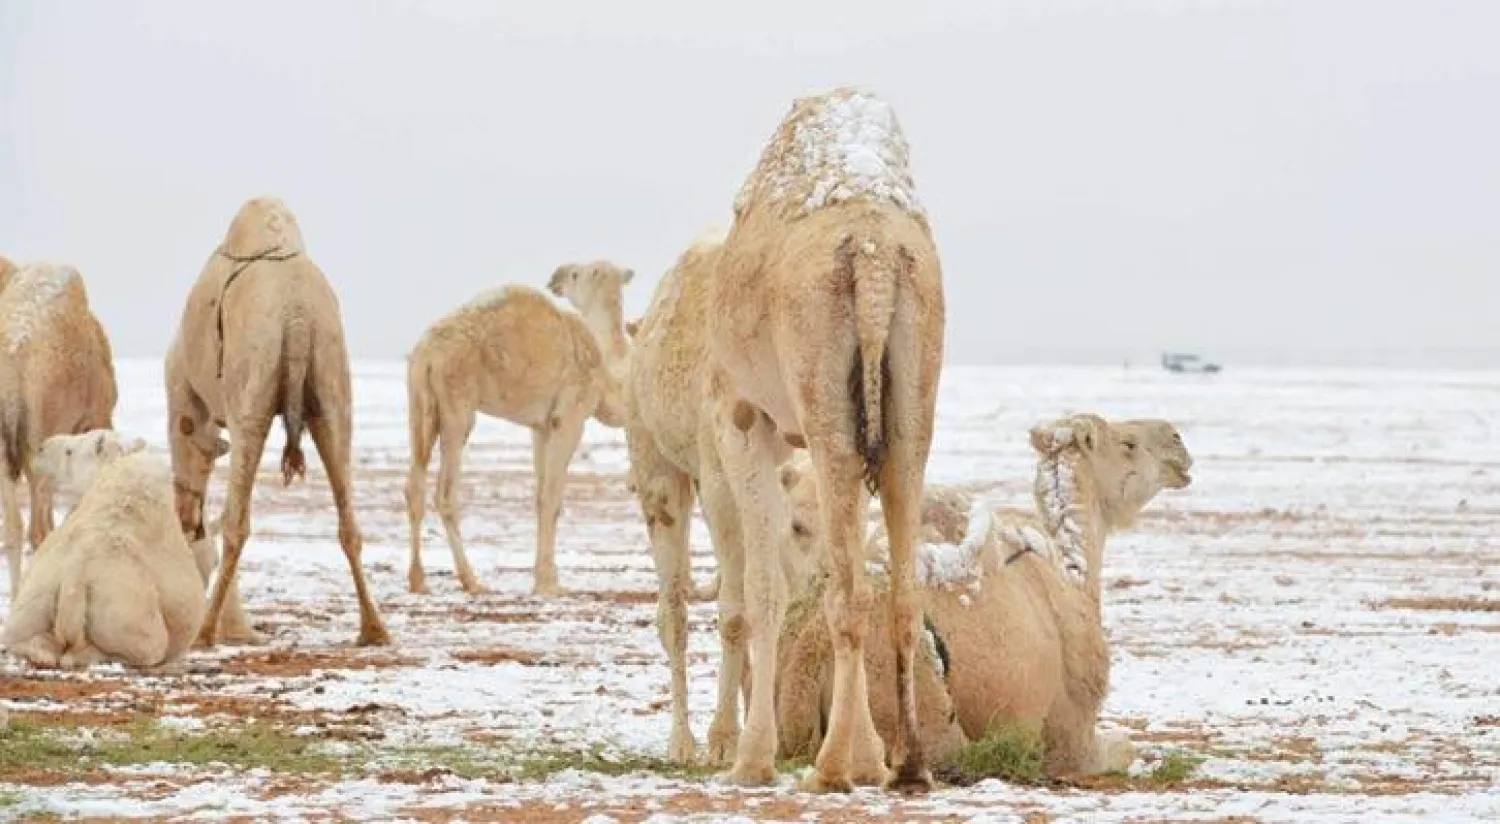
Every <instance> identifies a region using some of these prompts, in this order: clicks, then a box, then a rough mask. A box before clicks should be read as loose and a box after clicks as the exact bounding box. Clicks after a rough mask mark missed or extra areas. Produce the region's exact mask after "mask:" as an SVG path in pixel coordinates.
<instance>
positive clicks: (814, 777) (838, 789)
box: [797, 767, 854, 793]
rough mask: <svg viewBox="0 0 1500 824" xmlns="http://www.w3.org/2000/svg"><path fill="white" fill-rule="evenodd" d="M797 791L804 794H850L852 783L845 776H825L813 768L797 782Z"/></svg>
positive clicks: (852, 788)
mask: <svg viewBox="0 0 1500 824" xmlns="http://www.w3.org/2000/svg"><path fill="white" fill-rule="evenodd" d="M797 789H799V790H801V791H803V792H806V793H852V792H854V782H853V781H850V780H849V778H848V777H847V776H845V777H842V778H837V777H829V776H826V775H824V774H823V773H822V772H821V771H819V770H818V768H816V767H814V768H813V769H812V771H811V772H809V773H808V774H807V775H806V776H805V777H803V779H802V780H801V781H798V782H797Z"/></svg>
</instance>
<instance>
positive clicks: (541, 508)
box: [531, 415, 584, 596]
mask: <svg viewBox="0 0 1500 824" xmlns="http://www.w3.org/2000/svg"><path fill="white" fill-rule="evenodd" d="M575 418H576V419H574V420H561V421H558V422H557V427H556V428H555V429H553V430H552V431H550V432H547V431H544V430H542V429H534V430H532V436H531V447H532V465H533V466H534V467H535V469H536V563H535V566H534V568H533V570H532V594H534V595H541V596H549V595H557V594H558V593H560V592H562V587H561V586H559V585H558V582H557V519H558V516H559V515H561V514H562V497H563V488H564V487H565V486H566V485H567V482H568V464H569V463H572V461H573V453H574V452H575V451H577V449H578V441H579V440H581V439H582V438H583V420H584V419H583V416H581V415H576V416H575Z"/></svg>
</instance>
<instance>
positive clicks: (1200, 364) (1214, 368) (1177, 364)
mask: <svg viewBox="0 0 1500 824" xmlns="http://www.w3.org/2000/svg"><path fill="white" fill-rule="evenodd" d="M1161 368H1163V369H1165V370H1167V371H1168V372H1192V373H1200V374H1210V375H1211V374H1213V373H1215V372H1218V371H1219V369H1220V368H1222V367H1220V366H1219V365H1218V364H1217V363H1214V362H1212V361H1206V360H1204V359H1202V358H1200V357H1198V356H1197V355H1194V354H1191V353H1188V352H1163V353H1161Z"/></svg>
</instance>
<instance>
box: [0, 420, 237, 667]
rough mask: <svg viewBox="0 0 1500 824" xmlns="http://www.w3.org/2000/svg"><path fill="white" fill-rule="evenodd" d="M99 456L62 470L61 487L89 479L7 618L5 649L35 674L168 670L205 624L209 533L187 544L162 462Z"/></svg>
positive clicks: (143, 456) (139, 456)
mask: <svg viewBox="0 0 1500 824" xmlns="http://www.w3.org/2000/svg"><path fill="white" fill-rule="evenodd" d="M74 437H75V438H78V437H82V436H74ZM80 445H81V444H74V445H73V446H74V447H76V446H80ZM88 454H92V453H88ZM75 456H76V452H75ZM99 458H100V460H99V461H98V462H97V463H94V464H91V463H90V461H87V460H81V461H75V462H64V463H62V464H61V465H60V468H61V471H62V472H63V473H64V474H63V475H61V476H59V477H58V478H57V480H59V481H62V482H65V483H73V484H77V483H78V481H80V480H82V479H83V478H84V477H86V476H87V475H93V476H94V479H93V482H92V483H91V484H89V485H88V486H87V487H86V489H85V490H84V492H83V496H82V498H81V499H80V500H79V502H78V507H77V508H76V509H74V510H73V512H72V513H70V514H69V516H68V517H67V518H66V519H64V520H63V522H62V524H60V525H59V526H58V527H57V528H56V529H55V530H53V531H52V533H51V534H49V535H48V536H47V538H46V539H45V540H44V541H43V542H42V546H41V548H40V549H39V550H38V552H37V557H36V560H35V561H34V562H33V563H32V566H31V569H30V570H28V571H27V574H26V577H25V579H24V580H23V581H22V582H21V591H20V593H19V594H18V595H17V596H16V600H15V603H14V605H13V606H12V608H11V611H10V614H9V615H8V616H7V618H6V622H5V629H4V639H3V640H4V644H5V648H6V649H7V650H8V651H9V652H11V653H12V654H14V655H17V656H20V657H22V658H25V659H26V660H28V661H30V662H31V663H32V664H34V665H36V666H41V667H54V666H61V667H86V666H89V665H91V664H95V663H99V662H101V661H119V662H121V663H125V664H128V665H131V666H135V667H144V668H154V667H161V666H163V665H169V664H172V663H174V662H176V661H178V660H179V659H181V658H182V656H183V654H184V653H185V652H186V651H187V649H188V647H189V646H191V644H192V642H193V639H194V638H195V637H196V635H197V632H198V629H199V626H200V625H201V624H202V622H203V619H204V614H205V611H206V606H207V604H206V601H205V598H204V586H205V584H206V583H207V581H208V574H209V572H210V571H211V569H212V566H213V558H214V551H213V546H212V540H213V539H212V536H211V534H205V536H204V537H203V538H202V539H200V540H198V541H195V542H194V544H193V545H191V546H190V545H189V544H188V541H187V539H186V537H185V536H184V535H183V533H182V529H181V527H180V525H179V523H178V519H177V513H176V507H175V502H174V499H173V491H172V470H171V467H170V466H169V465H168V464H167V462H166V461H165V460H164V459H162V458H159V457H157V456H154V455H150V454H148V453H146V452H144V451H142V450H135V451H130V452H125V453H124V454H121V455H120V456H119V457H117V458H114V459H112V460H111V459H109V457H108V456H107V455H104V454H102V453H101V455H100V456H99ZM53 465H54V464H52V463H50V462H49V463H48V464H47V467H48V468H49V469H50V468H51V467H52V466H53ZM68 473H72V474H71V475H70V474H68Z"/></svg>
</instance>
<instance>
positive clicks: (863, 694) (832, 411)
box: [642, 88, 945, 792]
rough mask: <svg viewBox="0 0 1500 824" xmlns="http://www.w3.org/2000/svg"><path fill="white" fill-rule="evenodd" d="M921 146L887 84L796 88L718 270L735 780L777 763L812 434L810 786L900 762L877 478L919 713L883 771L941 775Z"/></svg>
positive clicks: (907, 695) (749, 780)
mask: <svg viewBox="0 0 1500 824" xmlns="http://www.w3.org/2000/svg"><path fill="white" fill-rule="evenodd" d="M907 154H908V148H907V143H906V138H905V136H904V135H903V134H902V131H901V127H900V125H899V124H898V122H897V120H896V115H895V113H894V111H893V110H892V109H891V107H890V106H889V105H887V104H886V103H885V102H884V101H882V100H880V99H878V98H876V97H874V96H873V95H870V94H867V93H865V92H861V91H858V90H855V89H849V88H840V89H835V90H833V91H830V92H828V93H825V94H820V95H815V96H812V97H805V98H801V99H799V100H797V101H796V102H795V103H794V104H793V105H792V108H791V111H790V113H789V114H788V115H787V116H786V117H785V118H784V119H783V120H782V122H781V124H780V126H779V127H778V129H777V131H776V133H775V134H774V135H773V136H772V138H771V140H770V142H769V143H768V145H767V146H766V148H765V151H764V153H763V154H762V155H761V158H760V162H759V164H758V165H757V167H756V169H755V171H754V172H753V173H752V174H751V176H750V177H749V179H748V180H747V181H746V183H745V186H744V187H743V188H742V189H741V192H740V195H739V197H738V198H737V199H736V203H735V220H734V224H733V226H732V228H731V229H730V232H729V237H728V238H727V239H726V240H725V242H724V248H723V251H722V252H721V257H720V260H719V263H718V266H717V271H716V272H715V276H714V278H713V282H712V286H711V288H710V290H709V298H708V305H709V306H711V307H714V311H713V312H711V313H710V314H709V320H708V330H707V339H708V350H709V359H710V363H711V368H710V372H709V375H708V382H709V394H710V397H711V401H712V410H713V411H712V415H711V417H712V424H713V429H714V431H715V434H716V445H717V447H718V452H719V456H720V460H721V461H722V462H723V467H724V475H725V477H727V478H728V479H729V480H730V483H729V486H730V488H731V491H732V495H733V497H734V499H735V501H736V504H737V506H738V509H739V512H740V528H741V531H742V533H743V544H744V552H743V554H741V555H740V556H738V557H735V558H731V559H727V560H728V563H724V564H721V567H720V574H721V576H722V583H721V588H723V589H725V590H728V594H727V597H728V598H729V599H730V600H731V601H734V602H738V603H742V604H743V605H744V615H745V618H746V621H745V628H744V629H745V634H746V636H747V637H748V638H749V657H750V677H751V687H750V701H749V713H748V716H747V719H746V724H745V730H744V733H743V734H742V735H741V736H740V739H739V746H738V749H737V753H736V757H735V763H734V766H733V767H732V768H731V770H730V774H729V778H730V780H732V781H735V782H737V783H741V784H748V785H759V784H767V783H769V782H771V781H772V780H773V779H774V777H775V766H774V765H775V755H776V749H777V747H776V718H775V706H774V690H773V680H774V679H773V678H772V677H770V676H772V675H773V673H774V671H775V665H776V658H777V654H776V646H777V637H778V634H779V629H780V626H781V621H782V617H783V615H784V614H785V611H786V604H787V598H788V593H787V589H786V585H785V580H784V578H783V576H782V574H781V573H780V572H779V570H778V566H779V564H778V559H779V558H780V557H781V552H779V551H778V544H781V543H783V542H784V541H785V538H784V536H785V535H787V534H789V529H788V527H787V526H786V524H787V518H788V517H789V514H788V511H787V507H786V506H785V503H784V496H782V495H780V489H778V484H777V474H776V470H777V466H778V465H779V464H780V463H781V462H782V461H783V460H784V459H785V457H786V455H787V453H788V451H789V450H790V449H791V448H792V446H802V445H806V447H807V448H808V450H809V452H810V455H811V461H812V467H813V469H812V471H813V473H814V475H815V476H816V478H817V484H818V488H819V489H820V490H821V491H822V495H821V517H820V522H821V524H822V525H823V534H824V535H825V536H826V540H827V544H828V547H829V554H828V565H829V569H828V572H829V575H830V576H831V578H832V580H831V583H830V586H829V587H828V590H827V595H826V597H825V600H824V614H825V616H826V618H827V620H828V621H829V623H830V625H831V626H832V627H834V631H833V636H834V638H835V639H836V641H837V645H836V652H835V660H834V667H835V670H836V671H837V677H836V679H835V682H834V683H835V696H834V700H833V703H832V707H833V708H832V712H831V719H830V723H829V732H828V735H827V736H826V737H825V738H824V740H823V746H822V749H821V750H819V752H818V756H817V759H816V761H815V763H814V770H813V773H812V775H811V776H809V778H808V780H807V781H806V782H805V783H804V786H805V787H806V788H807V789H811V790H833V791H847V790H850V789H852V786H853V785H854V784H872V783H885V782H886V780H887V778H888V777H889V773H888V771H887V770H886V766H885V764H886V758H885V752H884V745H883V743H882V741H881V739H880V736H879V735H878V734H877V733H876V731H875V727H874V722H873V721H872V720H871V717H870V709H869V701H868V700H867V690H866V684H865V681H866V678H865V665H864V655H863V649H864V636H865V634H866V631H867V628H868V626H869V613H870V610H871V608H872V604H873V596H872V593H871V589H870V584H869V581H868V580H867V579H866V574H865V569H864V543H865V540H864V539H865V526H866V513H867V512H868V507H869V497H868V494H867V493H866V491H865V487H868V488H869V489H870V490H871V491H874V492H878V493H879V494H880V498H881V505H882V510H883V512H884V514H885V518H886V523H887V526H888V529H889V530H890V533H891V545H892V550H891V555H892V559H893V563H892V576H893V578H894V580H895V589H894V597H893V598H892V599H891V609H892V620H893V621H894V623H895V626H897V627H898V628H900V630H901V631H899V632H896V633H895V643H896V645H897V647H898V652H897V657H898V660H899V661H900V662H901V666H899V667H898V678H897V691H898V694H899V696H900V698H899V705H900V706H901V708H902V713H901V717H902V719H903V721H904V722H906V725H905V727H904V730H905V732H903V734H902V735H901V736H899V737H898V741H897V744H896V746H895V748H894V752H893V757H892V759H891V762H892V763H893V764H895V765H897V769H896V774H895V776H894V777H890V783H889V784H888V785H887V786H889V787H890V788H892V789H895V790H899V791H902V792H925V791H927V790H928V789H930V788H931V786H932V778H931V774H930V772H929V770H928V768H927V763H926V758H925V756H924V754H923V751H922V746H921V741H920V739H919V738H918V737H917V735H916V717H917V710H916V692H915V690H914V688H913V682H912V677H911V673H912V662H913V655H914V651H915V649H916V646H917V643H916V642H917V617H918V613H917V610H916V601H915V598H914V595H913V587H912V567H911V562H912V558H913V555H914V550H915V541H916V537H917V530H918V527H919V525H920V516H921V512H920V509H921V501H922V486H923V476H924V473H925V470H926V465H927V455H928V451H929V448H930V445H931V440H932V426H933V418H934V416H935V412H936V404H937V385H938V377H939V373H940V372H941V369H942V358H943V333H944V327H945V309H944V298H943V284H942V274H941V270H940V266H939V262H938V253H937V249H936V247H935V246H934V244H933V240H932V236H931V230H930V229H929V227H928V223H927V217H926V214H925V212H924V211H923V210H922V207H921V205H920V204H919V203H918V201H917V196H916V190H915V186H914V185H913V183H912V178H911V173H910V170H909V164H908V160H907ZM642 334H643V335H644V334H645V332H644V330H643V332H642ZM723 597H726V596H725V594H724V593H721V598H723Z"/></svg>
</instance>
